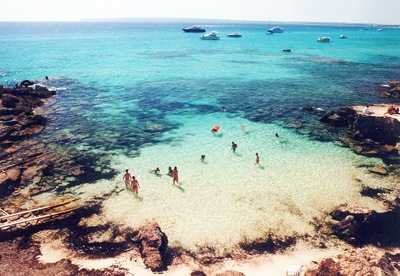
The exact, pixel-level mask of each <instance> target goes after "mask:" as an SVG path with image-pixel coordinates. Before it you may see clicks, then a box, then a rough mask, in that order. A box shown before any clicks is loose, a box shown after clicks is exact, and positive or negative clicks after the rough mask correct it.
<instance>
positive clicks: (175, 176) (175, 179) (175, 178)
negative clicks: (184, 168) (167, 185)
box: [172, 167, 179, 185]
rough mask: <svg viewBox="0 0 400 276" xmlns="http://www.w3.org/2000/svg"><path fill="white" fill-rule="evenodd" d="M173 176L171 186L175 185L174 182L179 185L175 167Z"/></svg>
mask: <svg viewBox="0 0 400 276" xmlns="http://www.w3.org/2000/svg"><path fill="white" fill-rule="evenodd" d="M173 176H174V179H173V180H172V181H173V184H172V185H175V182H176V183H179V178H178V168H177V167H175V168H174V172H173Z"/></svg>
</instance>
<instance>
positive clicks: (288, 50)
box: [282, 49, 292, 52]
mask: <svg viewBox="0 0 400 276" xmlns="http://www.w3.org/2000/svg"><path fill="white" fill-rule="evenodd" d="M282 51H284V52H291V51H292V50H290V49H283V50H282Z"/></svg>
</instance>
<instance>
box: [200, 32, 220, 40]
mask: <svg viewBox="0 0 400 276" xmlns="http://www.w3.org/2000/svg"><path fill="white" fill-rule="evenodd" d="M200 38H201V39H203V40H218V39H219V36H218V32H216V31H212V32H211V33H208V34H205V35H201V36H200Z"/></svg>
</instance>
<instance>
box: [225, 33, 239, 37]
mask: <svg viewBox="0 0 400 276" xmlns="http://www.w3.org/2000/svg"><path fill="white" fill-rule="evenodd" d="M226 36H229V37H242V34H240V33H232V34H227V35H226Z"/></svg>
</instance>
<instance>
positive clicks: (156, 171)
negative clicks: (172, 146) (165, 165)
mask: <svg viewBox="0 0 400 276" xmlns="http://www.w3.org/2000/svg"><path fill="white" fill-rule="evenodd" d="M151 172H152V173H155V174H159V173H160V169H159V168H158V167H157V169H154V170H152V171H151Z"/></svg>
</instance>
